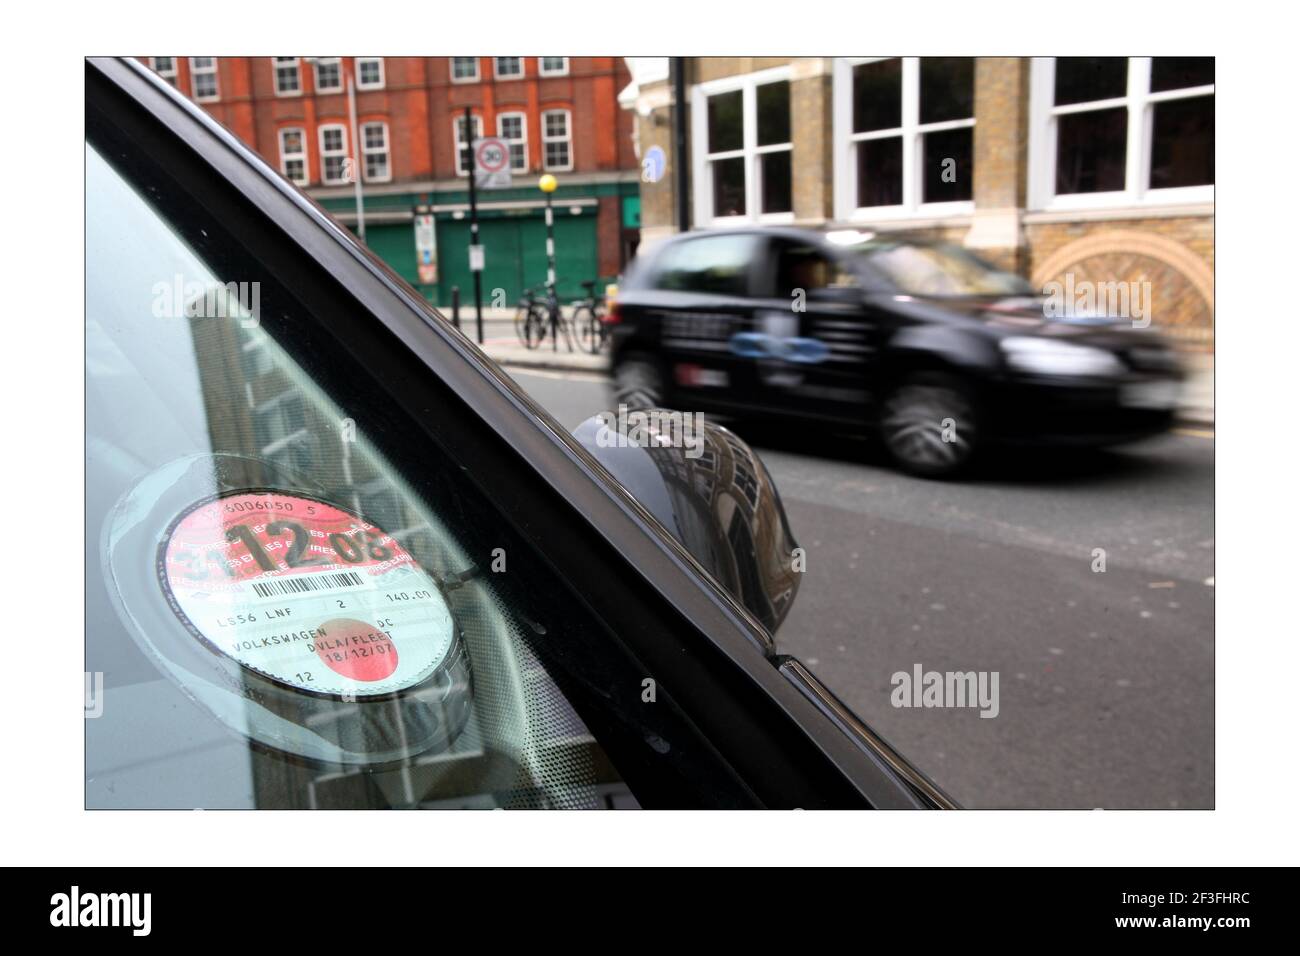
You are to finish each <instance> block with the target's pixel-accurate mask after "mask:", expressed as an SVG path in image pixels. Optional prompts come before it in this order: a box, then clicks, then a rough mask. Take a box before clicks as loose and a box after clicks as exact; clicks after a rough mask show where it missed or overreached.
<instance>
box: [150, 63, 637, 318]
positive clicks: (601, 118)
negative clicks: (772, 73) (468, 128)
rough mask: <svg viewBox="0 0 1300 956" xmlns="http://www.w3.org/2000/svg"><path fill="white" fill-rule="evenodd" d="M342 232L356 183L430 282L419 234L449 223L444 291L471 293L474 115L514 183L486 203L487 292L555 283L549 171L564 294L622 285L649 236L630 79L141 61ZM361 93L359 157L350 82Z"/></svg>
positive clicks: (602, 68)
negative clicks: (424, 216)
mask: <svg viewBox="0 0 1300 956" xmlns="http://www.w3.org/2000/svg"><path fill="white" fill-rule="evenodd" d="M142 59H143V60H144V61H145V62H146V63H148V64H149V65H150V66H151V67H152V68H153V69H154V70H155V72H157V73H158V74H159V75H160V76H163V77H164V78H165V79H167V80H168V81H169V82H171V83H173V84H174V85H175V86H176V87H177V88H178V89H180V90H181V91H182V92H184V93H185V94H186V95H188V96H190V97H191V98H192V99H193V100H194V101H195V102H197V103H199V104H200V105H201V106H203V108H204V109H206V110H207V111H208V112H210V113H211V114H212V115H213V116H214V117H216V118H217V119H218V120H220V121H221V122H222V123H224V124H225V125H226V126H227V127H229V128H230V129H231V130H232V131H233V132H234V133H235V134H236V135H238V136H239V137H240V138H241V139H243V140H244V141H245V142H247V143H248V144H249V145H251V146H252V147H253V148H254V149H256V150H257V151H258V152H259V153H260V154H261V155H262V156H263V157H264V158H265V159H266V160H267V162H269V163H271V164H272V165H273V166H275V167H276V168H278V169H279V170H280V171H281V172H282V173H284V174H285V175H286V176H287V177H288V178H289V179H291V180H293V181H294V182H296V183H298V184H299V185H300V186H302V187H303V188H304V189H306V191H307V192H308V193H309V194H310V195H312V196H313V197H315V198H316V199H317V200H318V201H320V202H321V203H322V205H324V206H325V207H326V208H328V209H330V211H331V212H333V213H335V214H336V215H337V216H338V217H339V218H340V219H342V220H343V221H344V222H347V223H349V224H350V225H351V224H354V223H355V220H356V216H355V201H354V187H353V185H352V183H353V178H352V177H353V175H354V171H355V172H356V173H358V174H359V175H360V179H361V183H362V186H363V195H364V202H365V220H366V240H367V243H368V244H369V245H370V246H371V247H372V248H374V249H375V250H376V251H377V252H378V253H379V254H380V255H381V256H383V257H384V258H385V259H386V260H387V261H388V262H389V263H390V264H391V265H392V266H393V267H394V268H395V269H396V270H397V271H398V272H399V273H401V274H402V275H403V276H405V277H406V278H407V279H408V280H409V281H411V282H412V283H413V284H416V285H417V286H418V285H419V282H418V279H419V275H418V270H417V268H416V252H415V245H414V237H413V227H412V223H413V220H414V217H415V215H416V214H417V212H418V213H431V214H432V215H433V216H434V217H435V222H436V245H437V249H438V254H437V260H436V261H437V264H438V269H437V280H436V281H435V282H432V283H426V284H424V285H423V286H422V288H423V290H424V291H425V293H426V295H428V296H429V297H430V298H432V299H434V300H435V301H438V302H442V303H446V302H447V301H448V300H449V298H450V295H449V293H450V289H451V286H453V285H459V286H460V287H461V289H462V290H463V289H466V288H467V286H468V285H469V271H468V263H467V261H466V253H465V246H466V245H467V243H468V221H467V219H466V218H465V212H466V209H467V203H468V193H467V189H466V177H465V170H464V169H463V168H462V166H463V163H462V154H461V151H460V149H459V148H458V147H459V146H461V145H463V137H464V131H463V112H464V109H465V107H467V106H468V107H469V108H470V109H471V110H472V116H473V125H474V129H473V135H474V137H476V138H477V137H479V136H500V137H502V138H504V139H506V140H507V141H508V142H509V144H510V152H511V171H512V177H513V182H512V184H511V187H510V188H508V189H501V190H494V191H484V192H482V193H480V196H479V209H480V219H481V223H482V232H481V235H482V241H483V244H484V246H485V247H486V250H487V267H486V269H485V272H484V280H483V285H484V288H485V289H486V290H489V293H488V294H489V295H490V294H491V293H492V292H493V291H495V290H497V289H500V290H504V292H505V295H506V298H507V300H508V301H513V300H514V298H515V297H516V295H517V294H518V292H519V291H520V290H521V289H522V288H524V287H525V286H528V285H533V284H536V283H538V282H540V281H541V280H542V279H543V278H544V277H545V260H544V238H543V229H542V215H541V206H542V199H543V197H542V194H541V193H540V192H539V191H538V190H537V188H536V182H537V178H538V177H539V176H540V175H541V174H542V173H544V172H551V173H553V174H554V175H555V176H556V178H557V179H558V180H559V183H560V186H559V189H557V191H556V193H555V196H554V202H555V205H556V208H557V210H559V215H558V216H557V224H556V229H557V243H556V245H557V250H558V256H559V261H558V263H557V272H558V274H559V277H560V284H561V293H562V294H563V295H576V294H578V292H579V283H580V282H581V281H583V280H585V279H594V278H597V277H602V278H603V277H613V276H615V275H617V274H618V273H619V271H621V269H622V266H623V264H624V263H625V262H626V260H627V259H628V258H629V257H630V254H631V252H632V251H633V250H634V248H635V242H636V238H637V236H638V235H639V233H638V230H639V226H640V219H639V213H640V194H639V189H638V166H637V159H636V156H635V153H634V148H633V140H632V132H633V118H632V116H631V115H630V114H629V113H628V112H627V111H626V110H622V109H620V108H619V105H618V93H619V91H620V90H621V89H623V87H625V86H626V85H627V84H628V82H629V81H630V75H629V73H628V70H627V66H626V64H625V63H624V61H623V60H622V59H621V58H618V57H311V58H308V57H144V58H142ZM349 78H352V79H353V81H354V83H355V87H356V103H357V117H356V119H357V139H358V140H359V144H358V145H359V146H360V149H359V150H354V149H353V148H352V144H351V140H352V130H351V122H350V117H349V112H348V100H347V93H346V88H347V82H348V79H349Z"/></svg>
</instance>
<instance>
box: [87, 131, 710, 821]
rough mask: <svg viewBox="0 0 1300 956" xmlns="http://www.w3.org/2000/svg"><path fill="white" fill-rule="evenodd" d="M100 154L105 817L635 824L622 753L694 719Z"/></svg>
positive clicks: (97, 329)
mask: <svg viewBox="0 0 1300 956" xmlns="http://www.w3.org/2000/svg"><path fill="white" fill-rule="evenodd" d="M100 135H102V136H106V137H110V141H109V142H108V143H107V144H106V145H105V146H104V147H102V148H101V147H100V144H99V142H97V141H96V140H95V139H92V140H91V142H90V143H88V145H87V151H86V196H87V215H86V228H87V241H86V248H87V256H86V262H87V267H86V388H87V402H86V410H87V411H86V414H87V421H86V432H87V434H86V461H87V500H86V511H87V527H88V531H87V536H86V571H87V577H86V582H87V622H88V626H87V648H86V653H87V672H88V673H87V687H88V689H87V694H88V699H90V696H91V689H90V685H91V682H92V681H93V682H94V683H95V687H94V695H93V696H94V699H95V700H96V702H97V703H96V709H95V712H94V713H90V714H89V716H91V717H93V718H94V719H90V720H87V722H86V727H87V731H86V804H87V806H88V807H92V808H113V807H129V808H141V807H159V808H194V807H228V808H245V807H286V808H315V807H338V808H346V807H375V808H380V807H486V808H496V807H520V808H548V807H582V808H607V807H623V806H635V805H637V804H638V802H639V801H640V794H638V795H636V796H634V794H633V791H632V789H631V788H630V787H629V786H628V785H627V784H625V783H624V781H623V774H622V772H620V770H618V769H616V767H615V761H614V759H613V758H612V757H611V754H615V753H620V752H621V753H622V754H624V755H626V754H628V753H631V754H632V756H631V757H629V758H628V760H629V761H630V763H631V764H632V765H633V766H634V767H635V766H637V765H638V764H637V761H638V760H642V759H655V760H662V757H661V756H660V754H661V753H662V752H663V749H662V748H666V747H667V748H671V747H675V746H676V743H678V742H680V735H681V733H682V731H681V730H680V728H682V727H684V726H686V724H685V722H684V719H683V718H682V716H681V711H679V710H677V709H676V705H675V704H671V703H660V704H659V705H658V706H657V707H656V708H654V709H652V710H650V711H648V712H647V711H646V709H645V708H644V706H643V702H642V700H641V696H640V695H641V693H642V677H643V674H644V668H643V667H641V666H638V665H637V664H636V662H635V660H634V658H633V657H632V655H631V654H630V653H629V652H628V651H627V650H626V648H625V647H624V646H623V645H622V644H620V643H619V642H618V641H617V638H615V637H614V636H613V635H612V634H611V633H610V632H609V631H608V630H607V628H606V626H605V625H604V624H602V623H601V621H600V619H598V618H596V617H595V616H594V615H592V614H591V613H590V611H588V610H587V609H586V606H585V604H584V602H583V601H582V600H581V599H580V598H579V597H578V596H577V595H576V593H575V592H574V591H573V590H572V585H571V584H570V583H569V582H566V581H564V580H562V579H560V578H558V577H557V576H556V575H555V574H554V573H553V572H551V571H550V570H549V569H548V566H547V565H546V563H545V562H544V561H539V560H537V552H536V551H535V550H533V549H532V547H531V545H529V544H528V543H526V542H525V539H524V538H523V537H522V536H521V535H520V534H519V533H518V529H517V528H516V527H515V526H513V525H511V524H509V523H508V522H506V521H505V520H504V519H503V517H502V515H501V512H500V511H498V510H496V506H495V505H494V504H493V503H492V501H491V500H489V499H488V498H487V497H486V496H485V495H484V494H483V493H482V492H481V490H480V489H479V488H478V486H477V485H475V484H474V483H473V481H472V479H471V478H470V476H469V475H468V474H467V469H466V468H465V467H464V466H463V464H461V463H459V462H457V461H455V460H453V459H452V458H451V457H450V452H448V450H447V449H445V448H443V447H441V446H440V445H438V444H435V443H433V442H432V441H430V440H428V439H427V438H426V437H425V436H424V435H419V437H418V438H417V437H416V436H417V434H419V433H418V432H417V430H416V429H415V428H413V427H412V426H411V417H410V416H411V415H412V414H413V412H412V411H411V410H409V409H405V408H401V407H394V404H393V403H392V402H391V401H381V400H379V398H378V397H377V395H378V394H383V392H382V388H380V386H378V385H377V384H376V380H375V379H374V378H373V376H372V375H371V373H370V370H369V368H368V367H367V365H366V364H365V362H364V360H363V359H362V358H361V357H360V356H356V355H354V354H351V353H348V352H344V351H342V350H341V349H340V348H339V346H338V344H337V340H336V339H332V338H331V334H332V333H331V331H330V329H329V328H328V327H327V326H326V324H325V323H324V322H322V321H320V320H318V319H316V318H314V317H313V315H312V314H311V313H310V312H309V311H308V310H307V309H305V308H304V305H303V300H302V299H299V298H296V296H297V295H299V294H301V286H295V285H293V284H292V282H291V281H290V280H288V279H281V278H279V276H280V273H279V272H278V271H276V270H273V269H270V268H269V267H268V265H267V262H266V260H263V259H260V258H257V257H256V256H254V255H253V254H252V253H250V252H249V251H248V249H247V248H246V247H245V246H244V244H243V241H244V240H246V239H247V238H248V235H247V234H244V235H243V236H242V238H241V239H236V238H235V233H234V232H232V231H230V230H228V229H227V228H226V226H225V224H224V223H223V221H222V218H223V217H221V216H213V215H212V214H211V213H210V212H209V210H208V208H207V207H205V206H203V205H202V204H201V203H199V202H198V201H197V199H196V198H195V197H193V196H191V195H188V194H186V193H184V192H182V191H181V190H179V188H178V183H177V182H175V181H173V180H171V179H170V178H168V175H169V174H168V173H167V172H166V171H165V170H164V168H163V167H162V165H161V163H160V160H159V159H158V158H157V157H151V156H149V155H147V154H145V153H142V152H132V151H131V149H130V148H129V146H127V145H125V144H126V140H125V139H123V140H121V141H119V140H117V139H111V137H115V136H117V135H118V134H117V133H115V132H112V131H107V132H101V134H100ZM259 248H261V247H259ZM294 275H295V276H296V275H297V274H296V273H295V274H294ZM293 281H298V279H297V278H295V279H294V280H293ZM328 281H329V277H328V276H327V275H324V274H323V272H322V273H321V275H320V276H319V279H318V281H317V283H316V284H317V286H319V285H320V284H322V283H328ZM317 294H318V295H319V293H317ZM375 326H376V332H375V334H376V335H379V334H380V332H381V330H382V327H381V326H380V325H379V323H378V321H377V320H376V321H375ZM367 328H368V327H367ZM424 371H425V374H428V375H432V373H431V372H427V370H424ZM394 374H396V373H394ZM420 413H421V414H423V415H435V416H436V415H440V414H442V415H451V414H453V412H452V411H451V410H444V409H427V408H426V409H421V410H420ZM506 572H509V573H506ZM593 670H596V671H599V675H600V679H599V680H592V678H591V677H590V672H591V671H593ZM610 687H623V688H626V689H627V691H626V693H624V694H618V693H615V692H613V691H611V690H610V689H609V688H610ZM580 713H581V716H580ZM593 715H595V717H596V718H597V719H598V720H599V725H600V728H601V729H600V734H601V740H600V742H598V741H597V739H596V735H595V734H594V733H593V731H592V730H591V729H590V728H589V725H590V724H591V722H592V719H593ZM611 740H613V741H614V747H613V748H612V749H611V747H610V741H611ZM629 740H632V741H635V742H636V745H637V746H638V747H640V748H641V750H642V751H644V753H645V754H648V755H649V756H648V757H646V758H642V757H640V756H638V754H639V751H637V750H635V749H633V748H630V746H629V744H628V743H627V742H628V741H629ZM646 741H651V742H653V743H654V746H653V747H652V746H651V745H650V744H648V743H646ZM619 747H622V750H621V751H619V750H618V748H619ZM655 747H658V748H660V749H659V750H655V749H654V748H655ZM674 752H676V751H675V750H674ZM675 759H677V760H679V761H681V763H680V766H681V770H682V773H683V774H694V775H695V777H696V779H707V777H708V774H707V773H704V774H702V775H701V774H699V773H698V768H695V767H692V765H691V759H693V758H687V759H685V760H683V758H680V757H678V758H675Z"/></svg>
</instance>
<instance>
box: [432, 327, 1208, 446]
mask: <svg viewBox="0 0 1300 956" xmlns="http://www.w3.org/2000/svg"><path fill="white" fill-rule="evenodd" d="M443 314H444V315H447V316H450V312H449V311H444V313H443ZM514 315H515V311H514V309H492V308H488V309H484V310H483V346H482V348H483V351H485V352H486V353H487V354H488V355H489V356H491V358H492V359H493V361H495V362H497V363H498V364H500V365H504V366H508V367H511V368H520V369H527V368H534V369H546V370H549V371H557V372H558V371H573V372H585V373H604V372H606V371H607V370H608V368H609V358H608V356H606V355H591V354H588V353H586V352H580V351H578V350H577V349H576V348H575V349H573V350H569V349H567V348H566V347H565V344H564V343H563V342H561V343H560V344H559V348H558V349H556V348H552V343H551V342H550V341H547V342H546V343H545V344H544V345H543V347H541V348H538V349H529V348H527V347H526V346H524V345H523V344H522V343H521V342H520V341H519V336H518V333H517V332H516V331H515V326H514ZM461 331H462V332H464V333H465V334H466V335H467V336H469V338H470V339H475V340H476V322H475V316H474V310H473V307H472V306H471V307H470V308H469V309H468V310H465V309H462V311H461ZM1182 360H1183V364H1184V367H1185V368H1186V370H1187V376H1188V377H1187V383H1186V385H1185V386H1184V389H1183V396H1182V402H1181V405H1180V408H1179V419H1180V420H1181V421H1182V422H1184V423H1185V424H1188V425H1195V426H1202V427H1211V428H1212V427H1213V426H1214V354H1213V353H1212V352H1185V353H1183V354H1182Z"/></svg>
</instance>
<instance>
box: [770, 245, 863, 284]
mask: <svg viewBox="0 0 1300 956" xmlns="http://www.w3.org/2000/svg"><path fill="white" fill-rule="evenodd" d="M773 253H774V256H775V259H774V263H775V268H774V270H773V282H774V283H775V285H774V287H773V294H775V295H777V296H783V297H785V296H789V295H790V294H791V292H792V291H793V290H796V289H803V290H804V291H810V290H813V289H828V288H832V287H849V286H854V285H857V284H858V283H857V278H856V277H855V276H854V275H853V273H852V272H850V271H849V270H847V269H846V268H844V266H843V264H842V263H841V262H840V261H839V260H837V259H832V258H831V257H830V256H828V255H826V253H824V252H823V251H822V250H821V249H818V248H817V247H816V246H815V245H813V244H811V243H807V242H798V241H795V240H791V239H777V240H776V241H775V242H774V243H773Z"/></svg>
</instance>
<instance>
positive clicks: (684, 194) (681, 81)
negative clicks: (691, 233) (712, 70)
mask: <svg viewBox="0 0 1300 956" xmlns="http://www.w3.org/2000/svg"><path fill="white" fill-rule="evenodd" d="M672 74H673V187H674V190H675V198H676V200H677V231H678V232H686V231H687V230H688V229H690V215H691V207H690V176H689V175H688V167H687V165H686V58H685V57H683V56H675V57H673V59H672Z"/></svg>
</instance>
